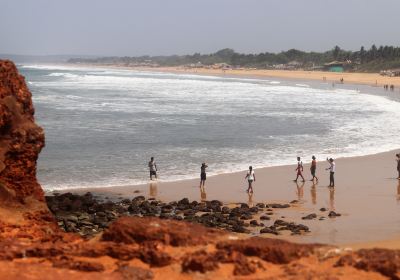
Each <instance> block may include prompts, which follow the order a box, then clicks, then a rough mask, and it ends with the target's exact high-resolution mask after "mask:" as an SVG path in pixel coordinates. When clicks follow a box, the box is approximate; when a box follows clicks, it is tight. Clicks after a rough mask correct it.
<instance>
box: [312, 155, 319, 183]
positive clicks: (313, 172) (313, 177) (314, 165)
mask: <svg viewBox="0 0 400 280" xmlns="http://www.w3.org/2000/svg"><path fill="white" fill-rule="evenodd" d="M316 170H317V160H316V158H315V156H312V161H311V167H310V171H311V176H312V179H311V180H310V181H312V182H313V183H314V179H316V180H317V183H318V177H317V176H315V171H316Z"/></svg>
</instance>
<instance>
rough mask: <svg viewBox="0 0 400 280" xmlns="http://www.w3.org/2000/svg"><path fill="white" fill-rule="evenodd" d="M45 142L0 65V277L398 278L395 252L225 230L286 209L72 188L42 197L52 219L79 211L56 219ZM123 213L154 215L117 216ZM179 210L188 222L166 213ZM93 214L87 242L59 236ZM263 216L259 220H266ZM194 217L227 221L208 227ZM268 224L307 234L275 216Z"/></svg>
mask: <svg viewBox="0 0 400 280" xmlns="http://www.w3.org/2000/svg"><path fill="white" fill-rule="evenodd" d="M43 146H44V134H43V130H42V129H41V128H40V127H38V126H37V125H36V124H35V123H34V109H33V106H32V100H31V93H30V92H29V90H28V88H27V87H26V85H25V82H24V78H23V77H22V76H20V75H19V74H18V72H17V69H16V67H15V66H14V64H13V63H12V62H10V61H0V279H80V280H84V279H99V280H100V279H192V278H199V279H232V278H237V279H385V278H386V279H387V278H391V279H399V271H400V261H399V252H398V251H394V250H378V249H375V250H360V251H358V252H354V253H347V252H342V251H340V250H337V249H332V248H330V247H329V246H322V245H316V244H314V245H301V244H293V243H290V242H287V241H282V240H276V239H266V238H260V237H253V238H248V237H247V236H244V235H237V234H236V233H232V232H228V231H226V229H232V230H236V231H242V227H237V228H236V227H234V226H233V225H239V226H240V225H241V223H239V220H250V219H252V216H253V214H255V213H257V212H262V211H264V210H261V209H264V208H282V207H290V206H289V205H277V204H271V205H264V204H259V205H257V207H256V208H254V207H253V208H248V207H247V206H246V205H242V206H241V207H235V208H232V209H228V208H226V207H225V206H223V205H222V204H221V203H220V202H218V201H211V202H209V203H208V204H206V205H201V204H199V205H198V204H197V203H194V202H189V201H188V200H187V199H182V200H180V201H178V202H174V203H171V204H163V203H159V204H157V203H158V202H157V203H153V204H152V202H149V201H148V200H146V199H145V198H144V197H136V198H134V199H132V200H128V201H126V202H125V204H126V209H125V206H124V205H122V204H123V202H121V203H122V204H121V205H114V204H113V205H111V206H107V204H104V205H103V204H99V203H97V202H96V201H94V200H93V198H92V197H91V196H90V195H88V196H86V197H83V198H82V197H79V198H77V197H76V196H74V195H72V194H68V195H64V196H61V197H60V198H56V199H52V198H48V202H51V203H49V205H50V208H51V211H52V212H54V213H59V216H58V218H60V217H61V214H63V215H66V214H68V213H67V212H68V211H78V212H79V211H81V212H80V214H79V215H72V216H63V218H61V219H59V220H58V221H57V220H56V219H55V218H54V217H53V215H52V212H50V211H49V209H48V207H47V205H46V203H45V200H44V196H43V190H42V189H41V187H40V185H39V184H38V182H37V181H36V176H35V173H36V160H37V158H38V154H39V152H40V150H41V149H42V148H43ZM120 206H121V207H120ZM107 207H112V211H109V209H108V208H107ZM204 210H207V211H206V212H207V213H208V214H207V213H206V215H204V216H201V217H200V218H196V217H198V216H197V215H195V214H196V211H200V212H203V211H204ZM268 210H271V209H267V210H266V211H267V212H271V211H272V210H271V211H268ZM82 211H85V212H84V213H82ZM114 211H115V212H118V214H114ZM124 211H128V212H131V213H138V214H140V215H141V216H148V215H153V214H154V213H157V215H158V217H121V218H118V216H119V215H123V214H124V213H125V212H124ZM177 211H180V212H179V213H181V215H183V217H184V218H182V219H186V221H180V220H179V219H178V218H176V219H175V220H170V219H167V218H170V216H173V215H175V216H176V214H177ZM60 213H61V214H60ZM100 213H101V214H100ZM171 213H173V215H172V214H171ZM211 214H212V215H211ZM90 215H92V216H93V223H94V224H95V226H99V225H100V226H101V228H102V230H104V231H103V232H102V233H100V234H98V235H97V236H95V237H93V238H92V239H89V240H87V239H83V238H82V237H81V236H80V235H78V234H75V233H72V232H74V231H73V230H71V233H67V232H65V230H67V228H68V227H69V226H71V227H72V225H78V226H79V227H81V228H84V227H87V228H88V229H90V230H92V229H93V228H94V227H92V222H91V220H90V219H91V218H90V217H92V216H90ZM89 216H90V217H89ZM167 216H168V217H167ZM269 216H270V215H268V213H267V214H265V215H264V216H263V217H264V218H263V219H262V220H263V221H269V220H270V218H269ZM88 217H89V218H88ZM187 217H190V218H187ZM228 217H230V219H228ZM114 220H115V221H114ZM112 221H114V222H112ZM187 221H190V223H189V222H187ZM57 222H58V223H59V224H60V227H61V228H62V229H64V230H62V229H60V227H59V226H58V224H57ZM70 222H71V223H70ZM193 222H201V223H203V224H206V225H207V226H215V225H218V224H221V223H223V224H226V226H225V227H221V229H216V228H206V227H203V226H202V225H199V224H193ZM271 222H272V221H271ZM229 223H231V224H233V225H231V224H229ZM250 225H253V226H258V225H259V222H258V221H257V220H252V221H251V222H250ZM264 229H265V230H267V231H273V232H277V231H279V230H283V229H285V230H291V231H292V232H297V231H305V232H307V229H306V228H303V227H302V226H301V225H296V224H293V223H287V222H284V221H281V220H275V221H274V222H273V225H271V226H270V227H268V228H264ZM332 250H333V251H332Z"/></svg>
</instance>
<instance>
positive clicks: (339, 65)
mask: <svg viewBox="0 0 400 280" xmlns="http://www.w3.org/2000/svg"><path fill="white" fill-rule="evenodd" d="M350 67H351V61H350V60H347V61H332V62H329V63H325V64H324V68H323V69H324V71H329V72H344V71H345V70H347V69H349V68H350Z"/></svg>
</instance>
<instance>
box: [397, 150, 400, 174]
mask: <svg viewBox="0 0 400 280" xmlns="http://www.w3.org/2000/svg"><path fill="white" fill-rule="evenodd" d="M396 161H397V172H398V173H399V174H398V176H397V179H399V180H400V154H396Z"/></svg>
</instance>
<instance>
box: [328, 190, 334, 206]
mask: <svg viewBox="0 0 400 280" xmlns="http://www.w3.org/2000/svg"><path fill="white" fill-rule="evenodd" d="M329 208H330V210H331V211H335V188H333V187H329Z"/></svg>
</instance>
